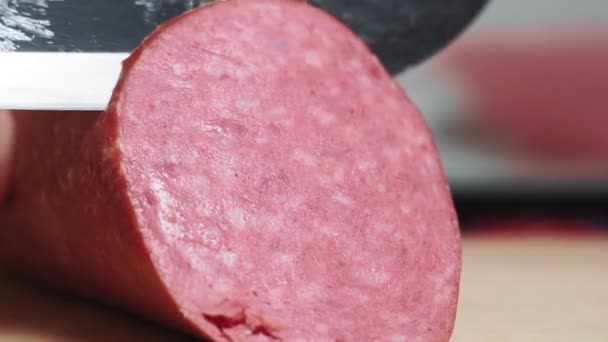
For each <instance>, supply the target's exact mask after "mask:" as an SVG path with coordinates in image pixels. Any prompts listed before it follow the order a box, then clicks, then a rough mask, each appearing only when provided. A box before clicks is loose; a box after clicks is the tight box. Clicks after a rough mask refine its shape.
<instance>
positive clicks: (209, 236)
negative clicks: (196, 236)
mask: <svg viewBox="0 0 608 342" xmlns="http://www.w3.org/2000/svg"><path fill="white" fill-rule="evenodd" d="M202 229H204V231H203V232H202V234H201V235H202V240H203V243H204V244H205V245H206V246H208V247H210V248H213V249H215V248H218V247H219V246H220V244H221V235H220V232H219V231H218V230H217V229H216V228H202Z"/></svg>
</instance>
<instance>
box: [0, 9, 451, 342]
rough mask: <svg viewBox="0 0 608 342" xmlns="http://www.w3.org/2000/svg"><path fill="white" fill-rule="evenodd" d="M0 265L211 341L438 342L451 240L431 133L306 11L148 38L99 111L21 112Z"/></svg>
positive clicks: (447, 299) (343, 40) (386, 82)
mask: <svg viewBox="0 0 608 342" xmlns="http://www.w3.org/2000/svg"><path fill="white" fill-rule="evenodd" d="M14 116H15V118H16V125H17V129H16V133H17V137H16V139H17V140H16V143H17V151H16V156H15V170H14V172H13V174H14V176H13V178H14V181H13V188H12V193H11V195H10V196H9V199H8V202H7V203H6V205H5V207H4V208H3V209H2V212H1V214H0V224H1V227H2V229H1V230H0V260H2V261H3V262H4V263H5V264H7V265H9V266H12V267H13V268H14V269H16V270H18V271H21V272H22V273H25V274H27V275H30V276H34V277H36V278H38V279H41V280H44V281H45V282H47V283H50V284H52V285H54V286H57V287H59V288H61V289H66V290H69V291H71V292H74V293H78V294H80V295H85V296H88V297H92V298H95V299H98V300H101V301H103V302H105V303H109V304H111V305H114V306H118V307H120V308H123V309H126V310H129V311H131V312H134V313H138V314H140V315H143V316H145V317H148V318H150V319H153V320H155V321H157V322H160V323H161V324H165V325H168V326H172V327H174V328H177V329H180V330H182V331H185V332H187V333H190V334H193V335H196V336H200V337H205V338H208V339H210V340H213V341H271V340H283V341H395V342H396V341H405V342H412V341H429V342H437V341H448V340H449V337H450V335H451V331H452V327H453V323H454V316H455V312H456V304H457V298H458V287H459V277H460V236H459V232H458V226H457V220H456V215H455V211H454V207H453V204H452V200H451V195H450V192H449V189H448V186H447V182H446V180H445V176H444V172H443V169H442V166H441V163H440V160H439V158H438V153H437V151H436V148H435V146H434V143H433V141H432V138H431V136H430V134H429V130H428V129H427V126H426V124H425V122H424V121H423V119H422V117H421V115H420V114H419V112H418V111H417V109H416V108H415V107H414V105H412V103H411V102H410V101H409V99H408V98H407V96H406V95H405V94H404V92H403V91H402V89H401V88H400V87H399V86H398V84H396V83H395V82H394V81H393V80H392V78H391V77H390V75H389V74H388V73H387V72H386V71H385V70H384V69H383V67H382V66H381V64H380V62H379V61H378V60H377V58H376V57H375V56H374V55H373V54H372V53H371V52H370V51H369V49H368V48H367V47H366V46H365V45H364V43H363V42H362V41H361V40H360V39H359V38H357V37H356V36H355V34H353V33H352V32H351V31H349V30H348V29H347V28H346V27H344V26H343V25H342V24H340V23H339V22H338V21H337V20H336V19H334V18H332V17H330V16H329V15H328V14H325V13H324V12H322V11H321V10H318V9H316V8H314V7H312V6H309V5H307V4H305V3H302V2H295V1H285V0H259V1H239V0H233V1H226V2H218V3H215V4H213V5H207V6H204V7H200V8H198V9H195V10H193V11H190V12H188V13H186V14H185V15H182V16H180V17H178V18H177V19H174V20H172V21H170V22H168V23H166V24H164V25H162V26H161V27H160V28H158V29H157V30H156V31H155V32H154V33H153V34H152V35H151V36H150V37H148V38H147V39H146V40H145V41H144V42H143V43H142V45H141V46H140V47H139V48H138V49H137V50H136V51H134V52H133V53H132V55H131V56H130V57H129V58H128V60H126V61H125V62H124V65H123V72H122V75H121V78H120V81H119V83H118V85H117V87H116V89H115V91H114V94H113V97H112V100H111V103H110V104H109V108H108V110H107V111H105V112H104V113H74V112H64V113H42V114H41V113H26V112H17V113H14Z"/></svg>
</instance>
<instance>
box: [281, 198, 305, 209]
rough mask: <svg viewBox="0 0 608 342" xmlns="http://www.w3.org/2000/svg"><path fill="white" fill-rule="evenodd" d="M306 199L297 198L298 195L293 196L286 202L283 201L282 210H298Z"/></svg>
mask: <svg viewBox="0 0 608 342" xmlns="http://www.w3.org/2000/svg"><path fill="white" fill-rule="evenodd" d="M305 200H306V199H305V198H304V196H298V195H293V197H291V196H290V197H289V200H287V201H283V203H284V204H283V208H285V209H287V210H290V209H291V210H294V209H298V208H299V207H300V206H301V205H302V203H304V201H305Z"/></svg>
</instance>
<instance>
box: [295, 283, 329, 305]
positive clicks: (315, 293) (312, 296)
mask: <svg viewBox="0 0 608 342" xmlns="http://www.w3.org/2000/svg"><path fill="white" fill-rule="evenodd" d="M325 292H326V291H323V289H322V288H321V286H320V285H319V284H315V283H312V284H308V285H307V286H306V287H302V288H300V289H299V291H298V293H297V294H296V295H297V297H298V299H300V300H302V301H310V302H313V301H315V300H316V299H318V298H319V297H320V295H321V294H322V293H325Z"/></svg>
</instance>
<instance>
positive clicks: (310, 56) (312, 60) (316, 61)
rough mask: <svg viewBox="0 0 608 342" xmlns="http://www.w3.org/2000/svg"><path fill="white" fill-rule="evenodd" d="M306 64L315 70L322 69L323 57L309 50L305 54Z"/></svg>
mask: <svg viewBox="0 0 608 342" xmlns="http://www.w3.org/2000/svg"><path fill="white" fill-rule="evenodd" d="M304 63H306V64H308V65H310V66H312V67H315V68H320V67H321V66H322V65H323V61H322V60H321V56H320V55H319V54H318V53H317V52H316V51H313V50H308V51H306V52H304Z"/></svg>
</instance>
